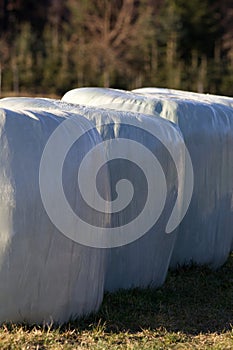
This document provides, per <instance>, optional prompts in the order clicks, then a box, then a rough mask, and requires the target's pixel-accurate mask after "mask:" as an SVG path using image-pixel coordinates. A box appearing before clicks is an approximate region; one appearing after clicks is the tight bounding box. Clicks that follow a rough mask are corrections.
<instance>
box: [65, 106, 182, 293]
mask: <svg viewBox="0 0 233 350" xmlns="http://www.w3.org/2000/svg"><path fill="white" fill-rule="evenodd" d="M59 105H60V106H61V107H62V108H64V109H68V110H69V109H73V108H74V106H68V105H66V104H65V103H61V104H60V103H59ZM75 110H76V112H77V113H79V114H81V115H83V116H85V118H87V119H89V120H91V121H92V122H93V123H94V124H95V125H96V126H97V127H98V125H101V127H98V129H99V130H100V134H101V136H102V138H103V140H104V141H105V140H108V139H110V140H111V139H117V140H121V139H122V138H126V139H127V140H134V141H136V142H137V143H139V144H142V145H143V146H144V147H145V150H144V152H143V154H137V151H136V150H137V148H136V146H134V145H132V146H131V147H128V148H127V150H126V151H125V152H126V154H127V160H131V161H132V163H130V162H128V161H126V162H122V161H120V160H118V159H116V161H115V162H113V163H112V164H109V170H110V183H111V188H112V199H115V191H116V183H117V181H119V180H120V179H128V180H130V181H132V182H133V187H134V190H135V197H134V198H133V199H132V203H131V205H130V206H129V207H128V208H126V209H125V210H122V211H121V212H120V213H119V215H112V226H115V225H116V224H117V225H120V226H122V232H123V233H124V234H125V235H126V236H127V235H128V236H130V235H133V234H134V231H135V232H136V231H137V226H136V224H135V225H132V226H131V228H130V229H129V228H127V229H125V228H124V225H125V224H126V223H127V222H128V221H130V220H132V219H133V218H134V217H135V216H137V215H138V213H139V209H140V210H142V208H143V202H144V201H147V200H148V199H147V198H146V196H147V193H146V188H145V182H146V180H148V179H144V178H143V176H142V175H140V174H139V171H138V169H137V168H135V166H133V163H136V161H134V158H135V156H136V157H138V158H140V161H142V162H143V165H142V170H143V171H145V170H149V171H153V167H152V165H153V157H152V156H151V154H148V153H147V152H146V150H147V149H149V150H150V151H151V152H153V154H154V156H155V157H157V158H158V159H159V162H160V163H161V164H162V168H163V171H164V174H166V182H167V194H166V203H165V206H164V209H163V211H162V213H161V216H160V218H159V219H158V221H157V222H155V224H154V225H153V226H152V227H151V229H149V230H148V231H147V232H145V235H143V236H142V237H141V238H139V239H137V240H135V241H134V242H132V243H130V244H127V245H124V246H120V247H116V248H112V249H111V252H110V254H109V260H108V265H107V274H106V283H105V290H107V291H114V290H117V289H120V288H132V287H146V286H149V285H152V286H154V287H158V286H161V285H162V284H163V282H164V280H165V278H166V275H167V270H168V267H169V264H170V258H171V254H172V252H173V248H174V244H175V241H176V230H174V231H173V232H172V233H169V234H168V233H166V230H165V228H166V225H167V223H168V220H169V217H170V216H171V212H172V210H173V208H174V205H175V203H176V199H177V192H178V191H179V201H178V203H177V205H178V212H179V213H181V211H182V196H183V186H184V184H183V181H184V177H182V178H180V179H179V184H178V180H177V169H176V167H177V168H178V169H179V171H180V173H181V174H182V175H183V174H184V171H185V170H184V167H185V165H184V150H183V138H182V136H181V134H180V131H179V130H178V129H177V128H176V127H175V125H174V124H172V123H170V122H167V121H165V120H163V119H161V118H159V117H150V116H146V115H143V114H138V113H132V112H130V113H127V112H119V111H112V110H110V109H97V108H90V107H82V106H76V107H75ZM132 121H134V126H132V125H130V123H131V122H132ZM106 123H107V124H108V125H104V124H106ZM148 131H149V132H148ZM153 131H156V133H157V134H158V135H161V137H162V136H163V137H164V139H166V143H167V146H168V147H170V148H172V149H173V151H174V153H177V154H178V159H177V161H176V164H175V163H174V161H173V160H172V158H171V155H170V154H169V152H168V150H167V149H166V147H165V146H164V145H163V144H162V143H161V142H159V141H158V139H156V138H155V137H153V136H152V135H153ZM150 132H151V133H152V134H150ZM119 142H121V141H119ZM152 177H153V180H152V183H151V187H150V192H151V193H152V194H154V197H155V198H156V194H157V189H158V186H159V182H158V180H159V179H157V178H156V176H155V175H153V174H152ZM178 186H179V189H178ZM155 202H156V200H155ZM155 206H156V204H155ZM155 212H156V208H155V207H151V208H149V210H147V211H146V212H145V213H144V217H143V218H142V219H141V220H142V222H144V224H146V222H151V221H153V219H154V217H155ZM178 215H180V214H178ZM143 220H144V221H143ZM130 230H131V232H130Z"/></svg>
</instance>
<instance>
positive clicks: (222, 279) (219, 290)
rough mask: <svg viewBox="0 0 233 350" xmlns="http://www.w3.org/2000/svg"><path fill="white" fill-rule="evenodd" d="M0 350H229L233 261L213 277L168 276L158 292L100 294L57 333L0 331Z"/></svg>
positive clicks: (199, 273)
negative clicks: (91, 310)
mask: <svg viewBox="0 0 233 350" xmlns="http://www.w3.org/2000/svg"><path fill="white" fill-rule="evenodd" d="M0 348H1V349H219V350H220V349H233V256H231V257H230V258H229V259H228V261H227V263H226V264H225V265H224V266H223V267H222V268H221V269H219V270H217V271H210V270H209V269H208V268H205V267H202V268H201V267H194V266H193V267H190V268H183V269H179V270H178V271H176V272H170V273H169V276H168V278H167V281H166V283H165V284H164V286H163V287H162V288H160V289H158V290H153V289H150V288H148V289H146V290H139V289H134V290H131V291H119V292H118V293H115V294H106V295H105V298H104V302H103V305H102V307H101V309H100V310H99V312H98V314H96V315H91V316H89V317H88V318H83V319H81V320H78V321H77V322H72V323H70V324H67V325H65V326H63V327H60V328H58V327H50V328H49V327H44V328H43V327H38V326H35V327H27V326H22V325H5V326H2V327H1V328H0Z"/></svg>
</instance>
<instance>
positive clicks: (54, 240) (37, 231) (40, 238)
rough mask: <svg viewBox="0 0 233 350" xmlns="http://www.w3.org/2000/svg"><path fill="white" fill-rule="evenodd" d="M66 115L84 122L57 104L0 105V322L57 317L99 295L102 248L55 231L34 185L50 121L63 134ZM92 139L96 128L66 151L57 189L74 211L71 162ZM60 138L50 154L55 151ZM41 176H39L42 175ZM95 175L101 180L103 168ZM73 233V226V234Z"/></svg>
mask: <svg viewBox="0 0 233 350" xmlns="http://www.w3.org/2000/svg"><path fill="white" fill-rule="evenodd" d="M0 101H1V100H0ZM1 102H2V101H1ZM71 117H72V118H74V120H73V123H74V126H75V128H76V129H78V130H79V129H84V130H85V128H90V126H91V124H90V122H89V121H87V120H86V119H85V118H83V117H81V116H79V115H75V116H74V115H71V114H69V113H65V112H64V113H63V112H61V111H58V110H57V111H56V113H54V112H45V111H42V110H40V111H38V110H35V109H32V108H31V109H30V110H29V111H26V110H24V111H22V110H21V111H20V110H18V111H13V110H10V109H6V108H5V109H3V108H2V109H0V147H1V153H0V280H1V284H0V305H1V307H0V322H1V323H2V322H6V321H11V322H23V321H25V322H29V323H34V322H35V323H42V322H51V321H54V322H58V323H63V322H66V321H68V320H69V319H70V318H76V317H77V316H80V315H84V314H88V313H90V312H93V311H95V310H97V308H98V307H99V305H100V303H101V301H102V297H103V285H104V275H105V268H106V260H105V251H104V250H102V249H96V248H91V247H87V246H84V245H81V244H79V243H77V242H75V241H73V240H71V239H70V238H69V237H68V236H66V235H65V234H62V233H61V232H60V230H59V229H58V228H57V227H56V226H55V224H54V223H53V222H52V221H51V220H50V218H49V216H48V214H47V213H46V211H45V208H44V206H43V204H42V199H41V193H40V188H39V168H40V161H41V157H42V152H43V149H44V147H45V144H46V142H47V141H48V139H49V137H50V136H51V134H52V132H53V131H54V130H55V129H56V128H57V127H58V126H59V128H62V129H60V130H61V132H62V135H63V136H64V140H69V138H70V134H71V133H72V131H71V130H70V128H68V127H67V124H65V121H66V120H68V119H69V118H71ZM72 125H73V124H72ZM91 127H92V126H91ZM99 142H100V138H99V135H98V133H97V132H94V131H92V132H91V133H89V134H88V135H87V137H85V138H83V139H82V140H81V141H80V142H78V143H77V144H74V146H73V147H72V149H71V150H70V152H69V153H68V154H67V157H66V160H65V166H64V169H63V170H64V174H63V182H64V191H65V192H66V197H67V198H68V199H69V202H70V205H71V207H72V209H73V210H74V211H75V212H79V210H82V208H80V207H81V206H82V203H80V194H79V193H78V189H77V181H76V180H77V177H76V176H77V169H78V165H79V162H80V161H81V160H82V157H83V156H84V155H85V154H86V152H87V151H88V150H89V149H90V148H91V147H94V146H95V145H96V144H98V143H99ZM60 146H61V145H60V144H58V145H57V154H54V155H51V161H53V159H54V157H55V158H56V157H57V158H59V152H60ZM99 157H100V158H101V152H100V153H99ZM90 171H91V167H90ZM51 175H52V176H50V181H51V183H49V179H48V184H47V187H46V186H45V188H46V190H48V196H51V199H52V204H53V209H54V210H55V211H56V210H59V203H58V201H57V194H56V193H53V189H52V188H53V182H56V181H57V174H56V173H52V174H51ZM104 175H105V177H104ZM41 176H42V177H41V179H42V180H41V181H42V182H43V181H44V180H46V179H45V178H44V177H43V174H42V175H41ZM102 176H103V177H104V181H108V177H107V174H106V173H104V172H103V173H102ZM51 178H52V180H51ZM50 185H51V186H50ZM105 189H106V191H107V190H108V188H107V186H106V188H105ZM103 191H104V189H103ZM105 195H106V196H107V193H105ZM63 214H64V213H61V216H62V215H63ZM89 215H90V214H89ZM68 224H69V225H70V226H72V224H73V223H72V222H69V223H68ZM102 224H105V222H103V223H102ZM68 228H72V227H68ZM79 233H80V232H79V231H78V229H77V237H78V236H79ZM77 241H78V239H77Z"/></svg>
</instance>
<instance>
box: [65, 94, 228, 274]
mask: <svg viewBox="0 0 233 350" xmlns="http://www.w3.org/2000/svg"><path fill="white" fill-rule="evenodd" d="M62 100H64V101H66V102H70V103H80V104H86V105H92V106H93V105H95V106H98V105H99V106H103V107H104V106H106V107H110V108H112V109H116V110H122V111H123V110H126V111H137V112H141V113H147V114H151V115H157V113H159V115H160V116H161V117H163V118H165V119H168V120H171V121H173V122H175V123H176V124H177V125H178V126H179V127H180V129H181V131H182V133H183V136H184V140H185V143H186V146H187V148H188V150H189V153H190V156H191V159H192V164H193V169H194V191H193V196H192V201H191V204H190V206H189V209H188V211H187V214H186V216H185V218H184V219H183V221H182V222H181V224H180V227H179V235H178V239H177V243H176V245H175V249H174V253H173V256H172V260H171V266H172V267H175V266H176V265H177V264H180V265H182V264H186V263H190V262H194V263H198V264H209V265H210V266H212V267H218V266H221V265H222V264H223V263H224V262H225V260H226V259H227V257H228V255H229V252H230V251H231V250H232V248H233V231H232V230H231V229H230V227H232V225H233V205H232V203H233V187H232V179H233V164H232V163H233V155H232V149H233V109H232V107H231V106H232V105H233V104H232V100H233V99H231V98H227V97H222V96H213V95H203V94H195V93H188V92H184V91H176V90H168V89H156V88H145V89H138V90H134V91H133V92H127V91H126V92H125V91H122V90H114V89H100V88H82V89H74V90H71V91H69V92H67V93H66V94H65V95H64V97H63V98H62Z"/></svg>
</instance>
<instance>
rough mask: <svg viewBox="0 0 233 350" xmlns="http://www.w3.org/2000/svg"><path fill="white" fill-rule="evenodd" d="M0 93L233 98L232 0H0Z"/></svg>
mask: <svg viewBox="0 0 233 350" xmlns="http://www.w3.org/2000/svg"><path fill="white" fill-rule="evenodd" d="M0 28H1V31H0V94H1V95H2V96H3V94H4V93H6V92H7V93H9V92H12V93H14V94H22V93H28V94H55V95H62V94H63V93H64V92H66V91H67V90H69V89H72V88H74V87H81V86H105V87H114V88H121V89H133V88H137V87H141V86H156V87H168V88H176V89H182V90H192V91H198V92H209V93H214V94H223V95H228V96H233V0H221V1H219V0H192V1H187V0H154V1H153V0H136V1H134V0H114V1H108V0H66V1H63V0H40V1H34V0H0Z"/></svg>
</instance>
